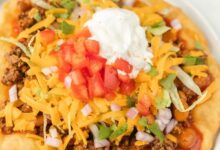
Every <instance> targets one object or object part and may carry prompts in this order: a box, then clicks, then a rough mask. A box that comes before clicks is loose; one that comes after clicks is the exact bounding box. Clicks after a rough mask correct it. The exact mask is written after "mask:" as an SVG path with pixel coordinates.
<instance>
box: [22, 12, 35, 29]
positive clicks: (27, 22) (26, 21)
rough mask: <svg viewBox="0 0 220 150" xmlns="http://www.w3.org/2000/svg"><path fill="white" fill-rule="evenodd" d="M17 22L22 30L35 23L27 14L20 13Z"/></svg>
mask: <svg viewBox="0 0 220 150" xmlns="http://www.w3.org/2000/svg"><path fill="white" fill-rule="evenodd" d="M18 21H19V25H20V28H21V29H22V30H24V29H26V28H29V27H31V26H32V25H34V23H35V20H34V19H33V18H30V17H29V15H28V12H22V13H21V14H20V15H19V16H18Z"/></svg>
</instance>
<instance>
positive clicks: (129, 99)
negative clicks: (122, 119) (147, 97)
mask: <svg viewBox="0 0 220 150" xmlns="http://www.w3.org/2000/svg"><path fill="white" fill-rule="evenodd" d="M127 105H128V107H134V106H135V98H134V97H131V96H128V97H127Z"/></svg>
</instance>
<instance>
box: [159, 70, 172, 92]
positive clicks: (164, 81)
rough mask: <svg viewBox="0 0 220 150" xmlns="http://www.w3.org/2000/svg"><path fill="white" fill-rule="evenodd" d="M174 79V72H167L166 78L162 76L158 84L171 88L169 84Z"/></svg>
mask: <svg viewBox="0 0 220 150" xmlns="http://www.w3.org/2000/svg"><path fill="white" fill-rule="evenodd" d="M175 79H176V74H169V75H168V76H167V77H166V78H163V79H161V80H160V85H161V86H162V87H163V88H164V89H167V90H169V89H171V86H172V84H173V82H174V80H175Z"/></svg>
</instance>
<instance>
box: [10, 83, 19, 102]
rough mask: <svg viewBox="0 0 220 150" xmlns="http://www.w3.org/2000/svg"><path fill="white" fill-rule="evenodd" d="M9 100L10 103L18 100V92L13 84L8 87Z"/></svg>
mask: <svg viewBox="0 0 220 150" xmlns="http://www.w3.org/2000/svg"><path fill="white" fill-rule="evenodd" d="M9 100H10V102H11V103H13V102H15V101H17V100H18V93H17V85H16V84H15V85H13V86H12V87H11V88H10V89H9Z"/></svg>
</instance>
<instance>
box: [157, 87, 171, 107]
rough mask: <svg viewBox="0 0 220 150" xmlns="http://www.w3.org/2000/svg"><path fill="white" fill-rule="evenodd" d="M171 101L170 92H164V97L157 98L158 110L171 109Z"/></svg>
mask: <svg viewBox="0 0 220 150" xmlns="http://www.w3.org/2000/svg"><path fill="white" fill-rule="evenodd" d="M170 105H171V99H170V95H169V91H167V90H164V93H163V97H157V98H156V107H157V109H162V108H166V107H170Z"/></svg>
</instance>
